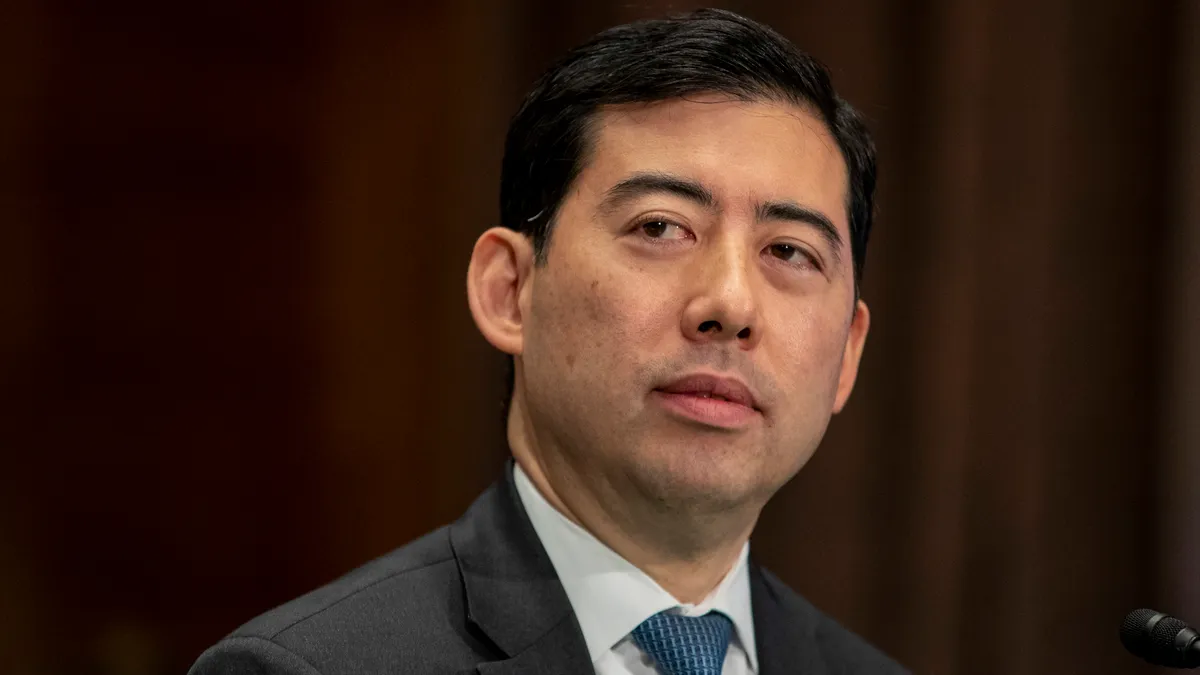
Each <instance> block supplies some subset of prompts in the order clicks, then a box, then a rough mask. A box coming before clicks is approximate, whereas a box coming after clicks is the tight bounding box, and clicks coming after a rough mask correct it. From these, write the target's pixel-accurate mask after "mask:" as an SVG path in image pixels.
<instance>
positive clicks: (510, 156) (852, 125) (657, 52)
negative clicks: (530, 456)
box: [500, 9, 875, 415]
mask: <svg viewBox="0 0 1200 675" xmlns="http://www.w3.org/2000/svg"><path fill="white" fill-rule="evenodd" d="M707 93H715V94H724V95H727V96H730V97H733V98H736V99H739V100H745V101H772V102H786V103H791V104H795V105H798V106H801V107H803V108H805V109H807V110H809V111H811V112H813V113H815V114H816V115H817V116H818V117H819V118H820V119H821V120H822V121H824V122H825V124H826V125H827V126H828V127H829V131H830V132H831V134H832V136H833V137H834V139H835V140H836V142H837V144H838V147H839V148H840V150H841V152H842V157H843V159H844V160H845V162H846V168H847V176H848V178H849V189H848V194H847V196H846V202H847V203H846V209H847V214H848V220H849V222H850V250H851V254H852V257H853V262H854V286H855V293H856V295H857V292H858V287H859V284H860V283H861V281H862V270H863V263H864V262H865V258H866V252H867V237H868V235H869V234H870V231H871V220H872V217H873V215H874V206H873V202H874V193H875V145H874V142H873V141H872V139H871V135H870V132H869V131H868V130H867V127H866V125H865V124H864V123H863V120H862V118H861V117H860V116H859V114H858V113H857V112H856V111H855V110H854V108H852V107H851V106H850V104H848V103H847V102H846V101H844V100H842V99H841V98H840V97H839V96H838V95H837V93H836V92H835V91H834V90H833V85H832V83H831V82H830V77H829V72H828V71H827V70H826V69H825V67H824V66H823V65H821V64H820V63H819V62H818V61H816V60H815V59H813V58H812V57H811V56H809V55H808V54H805V53H804V52H802V51H800V50H799V49H798V48H796V46H795V45H793V44H792V43H791V42H789V41H788V40H787V38H784V37H783V36H782V35H780V34H779V33H777V32H775V31H774V30H772V29H771V28H769V27H767V26H764V25H762V24H760V23H758V22H755V21H752V20H750V19H747V18H745V17H743V16H739V15H738V14H734V13H733V12H729V11H725V10H718V9H701V10H696V11H694V12H690V13H688V14H682V15H679V16H674V17H670V18H666V19H653V20H645V21H638V22H634V23H630V24H626V25H623V26H617V27H615V28H610V29H608V30H605V31H603V32H601V33H599V34H598V35H596V36H595V37H593V38H592V39H591V40H588V41H587V42H585V43H584V44H582V45H580V46H578V47H576V48H575V49H572V50H571V51H570V52H568V53H567V55H566V56H564V57H563V58H562V59H561V60H559V61H558V62H557V63H555V64H554V65H552V66H551V67H550V68H549V69H548V70H547V71H546V72H545V73H544V74H543V75H542V76H541V77H540V78H539V79H538V80H537V82H536V83H535V84H534V86H533V89H532V90H531V91H530V92H529V94H528V95H527V96H526V97H525V101H524V102H523V103H522V104H521V107H520V109H519V110H518V111H517V113H516V115H515V116H514V117H513V119H512V122H511V124H510V125H509V128H508V136H507V139H506V140H505V144H504V159H503V162H502V164H501V170H500V224H501V225H503V226H504V227H507V228H509V229H512V230H516V231H518V232H521V233H523V234H525V235H526V236H529V237H530V238H532V240H533V250H534V255H535V263H536V264H538V265H543V264H545V261H546V254H547V251H548V249H549V245H550V239H551V237H552V234H553V229H554V221H555V215H556V214H557V212H558V209H559V206H560V205H561V204H562V201H563V198H564V197H565V196H566V194H567V192H568V191H569V189H570V187H571V184H572V183H573V182H574V180H575V178H576V177H577V176H578V175H579V172H580V170H581V169H582V167H583V164H584V162H585V161H586V157H587V153H588V151H589V147H588V146H589V141H590V131H591V122H592V120H593V118H594V116H595V114H596V113H597V112H598V110H599V109H600V108H601V107H603V106H609V105H618V104H622V103H650V102H656V101H665V100H670V99H676V98H682V97H685V96H691V95H696V94H707ZM512 389H513V361H512V359H511V358H510V359H509V367H508V396H507V397H506V398H505V400H504V406H505V414H506V415H507V406H508V404H509V402H510V400H511V398H512Z"/></svg>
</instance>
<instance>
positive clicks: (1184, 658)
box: [1121, 609, 1200, 668]
mask: <svg viewBox="0 0 1200 675" xmlns="http://www.w3.org/2000/svg"><path fill="white" fill-rule="evenodd" d="M1121 644H1123V645H1125V648H1126V649H1128V650H1129V651H1130V652H1132V653H1133V655H1134V656H1139V657H1141V658H1143V659H1145V660H1146V661H1149V662H1150V663H1153V664H1154V665H1156V666H1167V667H1168V668H1197V667H1200V633H1197V632H1196V630H1195V629H1194V628H1192V627H1191V626H1189V625H1187V624H1186V623H1184V622H1182V621H1180V620H1179V619H1176V618H1175V617H1173V616H1167V615H1166V614H1163V613H1162V612H1156V611H1154V610H1152V609H1135V610H1133V611H1132V612H1130V613H1129V616H1127V617H1125V622H1124V623H1122V624H1121Z"/></svg>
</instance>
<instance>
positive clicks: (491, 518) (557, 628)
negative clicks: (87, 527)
mask: <svg viewBox="0 0 1200 675" xmlns="http://www.w3.org/2000/svg"><path fill="white" fill-rule="evenodd" d="M506 473H507V477H506V479H505V480H502V481H500V482H499V483H497V484H496V485H493V486H492V487H491V488H489V489H488V490H487V491H486V492H484V493H483V495H482V496H480V497H479V499H478V500H476V502H475V503H474V504H473V505H471V507H470V508H469V509H468V510H467V512H466V514H465V515H463V517H462V518H461V519H460V520H459V521H458V522H456V523H454V524H453V525H450V526H448V527H443V528H442V529H440V530H437V531H436V532H432V533H430V534H428V535H426V536H424V537H422V538H421V539H418V540H417V541H414V542H412V543H411V544H408V545H407V546H404V547H402V548H400V549H397V550H395V551H393V552H391V553H389V554H387V555H385V556H383V557H382V558H379V559H378V560H375V561H374V562H371V563H368V564H367V565H365V566H363V567H361V568H359V569H357V570H355V571H353V572H350V573H349V574H347V575H346V576H344V577H342V578H341V579H338V580H337V581H334V582H333V583H331V584H329V585H328V586H325V587H323V588H320V589H318V590H315V591H313V592H311V593H309V594H307V595H305V596H302V597H300V598H297V599H296V600H293V601H292V602H289V603H287V604H285V605H283V606H281V607H278V608H276V609H274V610H272V611H270V612H267V613H266V614H263V615H262V616H260V617H258V618H256V619H254V620H252V621H250V622H249V623H247V624H246V625H244V626H242V627H241V628H239V629H238V630H236V631H234V632H233V633H232V634H231V635H230V636H228V637H226V638H225V639H223V640H221V641H220V642H218V643H217V644H216V645H215V646H213V647H212V648H210V649H209V650H208V651H206V652H204V654H202V655H201V656H200V658H199V660H197V661H196V663H195V665H193V666H192V669H191V671H190V672H191V675H211V674H216V673H239V674H241V673H246V674H250V673H263V674H266V673H270V674H272V675H274V674H283V673H288V674H291V675H301V674H303V675H316V674H317V673H320V674H321V675H351V674H353V675H364V674H374V673H388V674H390V675H402V674H408V673H412V674H416V673H422V674H425V673H429V674H432V673H478V674H479V675H538V674H541V675H562V674H573V673H581V674H585V675H586V674H590V673H593V672H594V671H593V670H592V664H591V660H590V659H589V658H588V651H587V646H586V645H585V644H584V641H583V634H582V633H581V632H580V630H579V624H578V622H577V621H576V620H575V614H574V612H573V611H572V610H571V604H570V602H569V601H568V600H567V595H566V592H565V591H563V587H562V585H561V584H560V583H559V581H558V576H557V575H556V574H555V572H554V567H553V565H551V563H550V559H549V558H548V557H547V556H546V552H545V550H544V549H543V548H542V544H541V542H540V541H539V540H538V538H537V535H536V534H535V532H534V530H533V526H532V525H531V524H530V522H529V518H528V516H526V515H525V509H524V507H523V506H522V505H521V501H520V499H519V498H518V497H517V491H516V487H515V485H514V484H513V478H512V464H511V462H510V463H509V467H508V471H507V472H506ZM750 588H751V595H750V597H751V600H750V602H751V606H752V608H753V613H754V631H755V636H756V642H757V645H758V661H759V672H760V675H782V674H783V673H800V674H803V675H859V674H866V673H870V674H872V675H876V674H879V675H892V674H896V675H899V674H902V673H906V672H907V671H905V670H904V669H903V668H902V667H900V666H899V665H897V664H896V663H895V662H893V661H891V660H890V659H888V658H887V657H886V656H884V655H883V654H881V653H880V652H879V651H877V650H875V648H873V647H871V646H870V645H868V644H867V643H866V642H864V641H863V640H862V639H861V638H859V637H858V636H856V635H854V634H853V633H850V632H849V631H847V630H846V629H845V628H842V627H841V626H839V625H838V624H837V623H835V622H834V621H833V620H831V619H829V618H828V617H826V616H824V615H823V614H821V613H820V612H819V611H817V610H816V609H815V608H814V607H813V606H812V605H810V604H809V603H808V602H807V601H806V600H804V599H803V598H801V597H800V596H799V595H796V594H795V593H794V592H792V591H791V590H790V589H789V588H788V587H787V586H785V585H784V584H783V583H782V582H781V581H779V580H778V579H776V578H775V577H774V576H773V575H771V574H770V573H769V572H767V571H765V570H763V569H762V568H760V567H758V566H757V565H755V564H753V562H752V563H751V566H750Z"/></svg>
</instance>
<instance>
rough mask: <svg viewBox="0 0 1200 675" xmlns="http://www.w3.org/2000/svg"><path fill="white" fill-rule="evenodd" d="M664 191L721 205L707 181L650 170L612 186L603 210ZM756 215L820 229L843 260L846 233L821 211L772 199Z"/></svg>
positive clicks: (711, 205)
mask: <svg viewBox="0 0 1200 675" xmlns="http://www.w3.org/2000/svg"><path fill="white" fill-rule="evenodd" d="M664 193H665V194H670V195H675V196H677V197H682V198H684V199H687V200H688V201H691V202H694V203H696V204H698V205H700V206H703V207H704V208H706V209H710V210H714V209H716V208H717V199H716V197H715V196H714V195H713V191H712V190H710V189H708V188H707V187H706V186H705V185H704V184H703V183H701V182H699V181H696V180H692V179H690V178H682V177H680V176H674V175H671V174H669V173H663V172H659V171H647V172H639V173H635V174H633V175H631V176H629V177H628V178H626V179H624V180H622V181H621V182H619V183H617V184H616V185H614V186H612V187H611V188H609V189H608V191H607V192H606V193H605V195H604V199H603V200H602V201H601V202H600V206H599V212H600V213H604V214H608V213H612V212H613V211H615V210H617V209H618V208H620V207H621V206H623V205H625V204H627V203H629V202H631V201H634V200H636V199H638V198H641V197H645V196H646V195H651V194H664ZM755 216H756V218H757V219H758V220H760V221H763V220H783V221H791V222H796V223H802V224H805V225H808V226H810V227H812V228H814V229H816V230H817V232H818V233H819V234H820V235H821V238H823V239H824V240H825V243H827V244H829V247H830V248H831V249H832V250H833V256H834V258H835V259H837V260H838V261H840V260H841V250H842V235H841V234H840V233H839V232H838V230H837V227H835V226H834V224H833V221H831V220H830V219H829V217H828V216H826V215H825V214H823V213H821V212H820V211H818V210H816V209H813V208H809V207H807V206H801V205H800V204H797V203H796V202H792V201H771V202H764V203H761V204H759V205H758V206H757V208H756V209H755Z"/></svg>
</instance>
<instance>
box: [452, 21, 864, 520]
mask: <svg viewBox="0 0 1200 675" xmlns="http://www.w3.org/2000/svg"><path fill="white" fill-rule="evenodd" d="M874 183H875V160H874V148H873V145H872V143H871V140H870V137H869V135H868V133H867V131H866V130H865V127H864V126H863V124H862V123H861V121H860V119H859V118H858V116H857V115H856V113H855V112H854V111H853V109H852V108H850V106H849V105H847V104H846V103H845V102H844V101H842V100H841V99H840V98H838V97H837V96H836V94H835V93H834V92H833V89H832V87H831V85H830V83H829V78H828V75H827V73H826V72H825V70H824V69H823V68H822V67H821V66H820V65H819V64H817V63H816V62H815V61H813V60H812V59H810V58H809V57H807V56H805V55H804V54H802V53H800V52H799V51H798V50H796V49H795V47H793V46H792V45H791V44H790V43H789V42H787V41H786V40H785V39H784V38H782V37H781V36H779V35H778V34H776V33H774V32H773V31H771V30H770V29H768V28H766V27H764V26H761V25H759V24H756V23H754V22H751V21H749V20H747V19H744V18H742V17H739V16H737V15H734V14H731V13H728V12H721V11H715V10H702V11H699V12H695V13H692V14H690V15H687V16H684V17H679V18H675V19H668V20H661V21H649V22H641V23H637V24H631V25H627V26H621V27H618V28H614V29H611V30H608V31H605V32H603V33H601V34H600V35H598V36H597V37H595V38H593V39H592V40H591V41H590V42H588V43H586V44H584V45H582V46H581V47H579V48H577V49H575V50H573V51H572V52H571V53H570V54H568V55H567V57H565V58H564V59H563V60H562V61H560V62H559V63H558V64H556V65H555V66H553V67H552V68H551V69H550V70H549V71H548V72H547V73H546V74H545V75H544V76H543V77H542V78H541V79H540V80H539V81H538V83H537V84H536V85H535V87H534V89H533V91H532V92H531V93H530V94H529V96H528V97H527V98H526V100H525V102H524V104H523V105H522V107H521V109H520V110H519V112H518V113H517V115H516V117H515V118H514V119H513V122H512V125H511V127H510V129H509V134H508V139H507V143H506V146H505V156H504V163H503V168H502V177H501V200H500V201H501V222H502V225H503V226H504V227H503V228H494V229H492V230H489V231H488V232H487V233H485V234H484V235H483V236H482V237H481V238H480V239H479V241H478V242H477V244H476V248H475V251H474V255H473V257H472V263H471V271H470V273H469V279H468V290H469V297H470V302H471V309H472V312H473V314H474V316H475V319H476V322H477V324H478V325H479V327H480V330H481V331H482V332H483V333H484V335H485V337H487V339H488V340H489V341H490V342H492V344H494V345H496V346H497V347H498V348H499V349H501V350H502V351H505V352H506V353H509V354H510V355H513V356H514V359H515V360H514V372H515V378H514V382H515V385H514V392H513V396H514V398H513V412H512V415H511V416H510V420H509V424H510V438H512V436H513V429H512V426H513V425H518V426H519V427H520V433H521V434H523V438H524V441H523V442H526V443H527V444H528V445H529V446H530V447H531V448H532V450H530V452H532V453H533V454H534V455H536V457H535V459H536V461H538V462H540V463H541V464H542V465H543V468H544V470H545V472H546V474H547V477H548V480H549V481H550V482H551V483H552V484H553V487H554V489H555V491H556V492H559V493H560V494H559V496H560V497H563V498H564V501H570V498H567V497H564V496H563V495H562V494H561V493H562V492H563V491H564V490H585V491H591V492H592V494H590V495H583V496H579V497H578V498H579V499H589V498H590V499H591V500H592V501H601V500H606V499H607V500H615V501H616V502H618V503H619V504H626V505H627V504H628V503H629V502H631V501H638V500H641V501H642V502H643V503H644V504H646V505H651V507H652V508H657V509H661V510H664V511H677V510H680V509H683V510H690V511H691V512H692V513H693V514H703V513H718V512H720V511H722V510H726V511H727V510H729V509H736V508H737V507H739V506H748V507H751V508H752V509H753V510H754V512H755V513H757V509H758V508H761V505H762V503H764V502H765V501H766V499H767V498H769V496H770V495H771V494H773V493H774V492H775V490H777V489H778V488H779V487H780V486H781V485H782V484H783V483H785V482H786V481H787V480H788V479H790V478H791V477H792V476H793V475H794V474H795V472H796V471H798V470H799V469H800V467H801V466H803V464H804V462H805V461H807V459H808V458H809V457H810V456H811V454H812V452H813V451H814V450H815V448H816V446H817V444H818V443H819V441H820V439H821V437H822V436H823V434H824V431H825V428H826V426H827V424H828V422H829V417H830V415H831V414H833V413H835V412H837V411H838V410H840V409H841V407H842V406H843V405H844V404H845V401H846V398H847V397H848V396H849V393H850V389H851V388H852V386H853V383H854V378H855V374H856V373H857V367H858V360H859V356H860V354H861V348H862V345H863V341H864V340H865V337H866V332H867V327H868V322H869V319H868V314H867V309H866V306H865V305H864V304H862V303H861V302H860V301H859V300H858V283H859V281H860V279H861V275H862V266H863V261H864V258H865V253H866V244H867V236H868V233H869V231H870V227H871V217H872V199H873V192H874ZM688 376H700V377H699V378H698V379H697V378H692V379H691V380H688V379H687V378H688ZM709 376H711V377H709ZM714 378H715V379H714ZM681 379H682V380H683V381H682V382H681ZM741 385H744V388H743V387H742V386H741ZM697 389H699V390H700V391H699V392H697V391H695V390H697ZM706 391H707V392H708V393H715V394H717V395H718V396H720V395H722V394H723V395H724V396H725V397H732V398H744V397H745V396H746V395H747V393H748V394H749V395H750V396H752V397H753V401H743V403H746V404H747V405H742V406H737V405H734V404H731V403H726V402H722V401H714V400H712V399H703V398H702V395H703V394H704V392H706ZM697 393H699V394H701V396H697V395H696V394H697ZM514 450H515V449H514ZM589 481H590V482H594V483H596V484H597V485H599V487H597V488H594V489H593V488H592V487H587V486H585V485H584V484H585V483H588V482H589ZM567 506H568V508H572V507H571V505H570V504H567ZM616 508H622V507H619V506H618V507H616ZM629 508H634V507H629Z"/></svg>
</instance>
